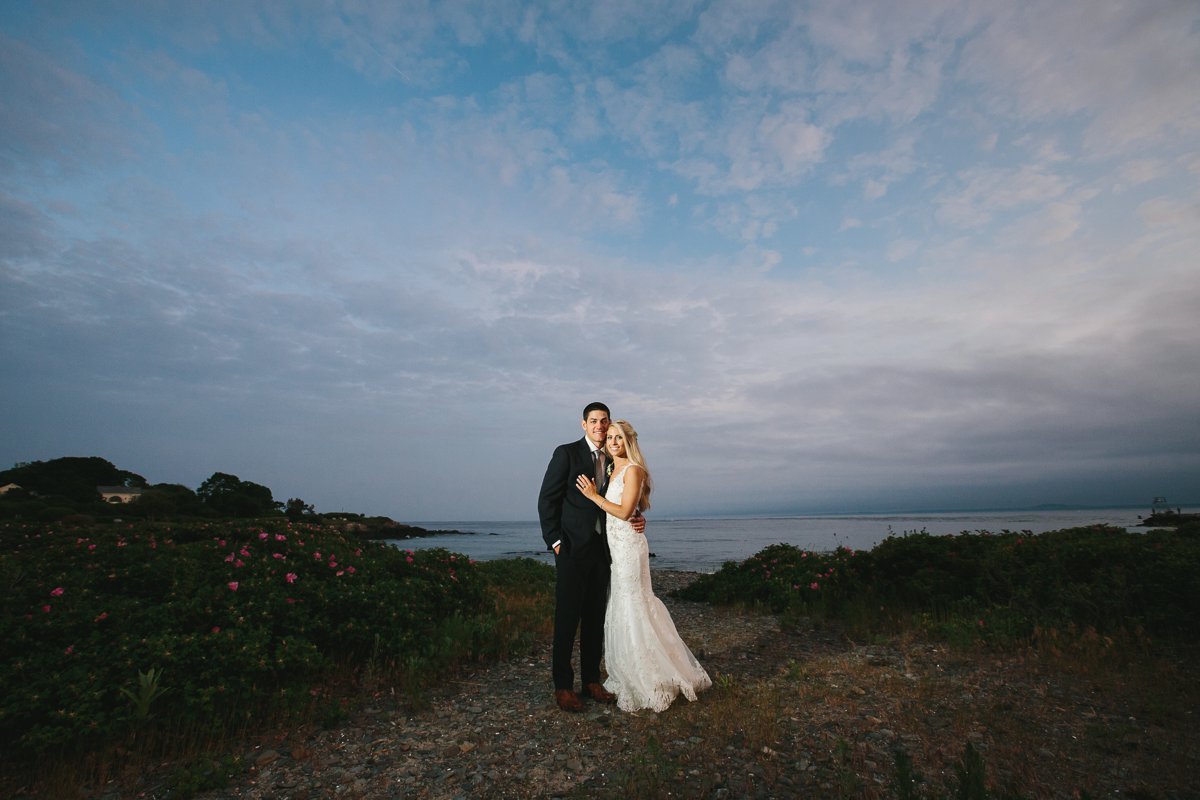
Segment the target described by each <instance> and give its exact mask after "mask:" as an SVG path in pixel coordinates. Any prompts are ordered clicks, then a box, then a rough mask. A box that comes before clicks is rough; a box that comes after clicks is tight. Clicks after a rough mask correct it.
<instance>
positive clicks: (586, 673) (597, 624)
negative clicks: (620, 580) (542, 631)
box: [552, 548, 609, 690]
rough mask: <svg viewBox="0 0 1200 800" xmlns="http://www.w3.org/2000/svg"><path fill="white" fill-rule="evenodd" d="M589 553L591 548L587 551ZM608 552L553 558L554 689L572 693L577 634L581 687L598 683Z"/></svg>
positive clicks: (598, 551) (606, 588)
mask: <svg viewBox="0 0 1200 800" xmlns="http://www.w3.org/2000/svg"><path fill="white" fill-rule="evenodd" d="M589 549H590V548H589ZM606 556H607V551H606V550H605V549H602V548H597V549H596V551H595V552H593V553H591V554H589V555H588V556H586V557H583V558H575V557H573V556H572V555H571V554H562V553H560V554H559V555H557V556H555V558H554V562H555V569H556V570H557V573H558V574H557V576H556V580H555V589H554V591H555V597H554V647H553V652H552V662H553V663H552V673H553V677H554V688H555V689H556V690H557V689H571V690H574V689H575V671H574V670H573V669H572V668H571V652H572V650H573V649H574V645H575V630H576V628H578V630H579V672H580V677H581V678H582V685H584V686H586V685H587V684H589V683H599V682H600V656H601V653H602V652H603V650H604V609H605V607H606V606H607V604H608V580H609V576H608V573H609V564H608V558H607V557H606Z"/></svg>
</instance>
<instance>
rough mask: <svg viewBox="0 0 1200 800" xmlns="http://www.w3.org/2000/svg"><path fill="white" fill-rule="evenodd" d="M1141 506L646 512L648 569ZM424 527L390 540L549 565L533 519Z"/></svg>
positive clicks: (1082, 521) (1051, 521)
mask: <svg viewBox="0 0 1200 800" xmlns="http://www.w3.org/2000/svg"><path fill="white" fill-rule="evenodd" d="M1139 513H1141V514H1145V513H1148V512H1147V510H1145V509H1142V510H1141V511H1140V512H1139V510H1138V509H1132V508H1106V509H1064V510H1053V511H1046V510H1037V511H971V512H954V511H947V512H937V513H912V514H844V515H839V514H832V515H826V516H786V517H721V518H705V519H658V518H655V517H654V516H653V514H652V515H651V516H650V517H648V518H647V524H646V536H647V537H648V538H649V540H650V552H651V553H652V554H653V557H652V558H651V559H650V568H651V569H672V570H687V571H691V572H715V571H716V570H718V569H720V567H721V565H722V564H723V563H725V562H726V561H744V560H745V559H747V558H749V557H750V556H752V555H754V554H755V553H757V552H758V551H760V550H762V549H763V548H765V547H767V546H769V545H772V544H779V543H784V544H791V545H795V546H796V547H799V548H802V549H805V550H813V551H830V550H834V549H836V548H838V547H849V548H851V549H853V550H867V549H870V548H872V547H874V546H875V545H876V544H878V543H879V542H881V541H883V540H884V539H886V538H887V537H888V536H892V535H895V536H900V535H903V534H905V533H908V532H913V531H921V530H924V531H927V532H929V533H932V534H950V533H962V532H964V531H971V532H976V531H989V532H991V533H1000V532H1001V531H1006V530H1007V531H1029V532H1031V533H1045V532H1046V531H1055V530H1061V529H1063V528H1073V527H1077V526H1080V525H1092V524H1097V523H1102V524H1105V525H1112V526H1115V527H1118V528H1127V529H1129V530H1145V529H1144V528H1139V527H1137V525H1138V522H1139ZM411 524H413V525H418V526H420V527H422V528H426V529H429V530H457V531H462V533H453V534H440V535H437V536H429V537H423V538H420V539H403V540H393V544H395V545H396V546H397V547H400V548H409V549H414V550H415V549H418V548H426V547H444V548H446V549H448V550H451V551H454V552H456V553H462V554H464V555H467V556H469V557H471V558H473V559H475V560H477V561H490V560H493V559H498V558H518V557H529V558H534V559H537V560H539V561H543V562H545V563H547V564H550V563H553V557H552V556H551V554H550V553H549V551H547V550H546V547H545V544H544V543H543V542H542V534H541V529H540V527H539V526H538V523H537V522H536V521H528V522H464V521H437V522H413V523H411Z"/></svg>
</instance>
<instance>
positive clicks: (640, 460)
mask: <svg viewBox="0 0 1200 800" xmlns="http://www.w3.org/2000/svg"><path fill="white" fill-rule="evenodd" d="M608 427H609V428H610V429H611V428H617V429H618V430H620V431H621V438H622V439H624V440H625V457H626V458H628V459H629V460H630V461H632V462H633V463H634V464H637V465H638V466H639V467H641V468H642V469H643V470H644V471H645V473H646V479H645V480H643V481H642V496H641V499H639V500H638V511H648V510H650V490H651V489H652V488H653V484H652V482H651V481H650V470H649V468H648V467H647V466H646V459H645V458H644V457H643V456H642V448H640V447H638V438H637V431H635V430H634V429H633V426H632V425H630V424H629V420H627V419H614V420H613V421H612V423H611V424H610V425H609V426H608Z"/></svg>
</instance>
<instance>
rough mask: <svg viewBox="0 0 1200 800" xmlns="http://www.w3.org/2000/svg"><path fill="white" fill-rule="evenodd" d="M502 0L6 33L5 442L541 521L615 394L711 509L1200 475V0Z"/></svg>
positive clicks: (1034, 500)
mask: <svg viewBox="0 0 1200 800" xmlns="http://www.w3.org/2000/svg"><path fill="white" fill-rule="evenodd" d="M493 5H494V6H495V8H494V9H493V10H490V11H487V12H486V13H484V12H482V11H480V13H479V14H473V13H469V12H470V9H471V7H470V6H464V7H461V8H460V7H459V6H455V5H453V4H450V5H448V6H447V8H448V9H449V10H442V11H441V12H439V14H440V16H439V15H435V14H434V13H433V12H430V14H431V16H430V17H429V18H428V19H423V20H414V19H411V18H405V19H394V18H392V17H391V16H389V13H388V11H387V9H388V8H389V7H390V5H389V4H382V5H380V6H377V7H376V6H371V5H370V4H366V5H364V6H361V8H363V9H366V11H364V12H363V13H364V14H367V15H368V16H369V19H359V18H356V17H355V14H354V13H351V8H350V7H347V8H345V9H342V13H340V14H334V15H328V16H327V15H321V14H318V15H317V17H316V18H315V19H316V21H315V22H313V23H311V26H310V27H305V28H304V29H303V30H296V29H294V27H293V25H294V24H299V23H295V20H294V19H293V18H292V17H291V16H290V15H285V16H286V20H285V19H284V18H281V17H279V16H276V15H275V14H274V13H273V12H270V11H268V10H266V9H275V8H278V7H277V6H274V5H262V6H251V7H250V8H252V9H256V10H253V11H242V12H238V13H235V14H233V15H232V17H231V18H229V19H221V20H216V19H209V18H207V16H206V15H205V14H204V12H203V11H200V12H187V13H186V14H185V15H184V19H182V20H161V19H155V18H154V14H153V13H151V12H150V11H146V12H145V13H144V14H143V18H142V19H141V23H142V24H143V25H145V26H147V27H148V29H149V30H150V31H152V32H155V33H157V34H158V35H160V36H161V37H163V38H162V39H161V40H160V41H158V43H157V44H156V45H155V46H144V45H142V44H139V40H138V39H137V38H136V37H133V36H127V35H126V34H127V33H128V32H125V31H122V30H121V29H120V26H119V25H113V26H112V28H113V29H112V30H110V31H109V33H110V35H111V37H112V42H113V43H112V44H111V45H110V46H109V47H108V49H106V50H105V51H104V57H103V58H99V57H97V56H96V55H95V48H96V45H95V43H94V42H91V41H89V40H88V37H87V36H85V35H84V34H82V33H70V32H68V33H67V34H61V35H60V34H57V33H54V31H55V30H57V28H55V23H58V22H61V21H62V18H63V17H64V16H66V17H70V14H69V13H68V12H66V11H60V10H58V9H57V7H54V8H56V10H55V11H54V12H53V13H50V12H48V13H47V15H46V18H45V20H44V21H43V22H44V24H37V23H36V20H35V21H33V22H28V21H22V24H18V23H17V22H16V21H10V24H7V25H5V26H0V39H2V40H3V41H2V42H0V97H3V98H5V99H4V100H3V101H0V139H3V141H4V142H6V146H5V147H4V148H3V152H2V153H0V392H2V394H3V406H4V416H5V423H4V434H3V436H2V437H0V458H3V459H5V460H7V461H8V462H9V463H11V462H15V461H25V460H34V459H48V458H54V457H57V456H61V455H99V456H102V457H105V458H108V459H109V460H111V461H113V462H114V463H116V464H117V465H118V466H120V467H122V468H124V469H130V470H133V471H135V472H139V473H141V474H143V475H145V476H146V477H147V478H148V479H150V480H152V481H164V482H179V483H184V484H186V485H190V486H192V487H195V486H197V485H198V484H199V483H200V482H201V481H202V480H204V479H205V478H206V477H208V475H210V474H211V473H212V472H214V471H218V470H220V471H225V472H233V473H235V474H238V475H239V476H241V477H242V478H243V479H246V480H253V481H255V482H258V483H263V484H265V485H268V486H270V487H271V488H272V489H273V490H274V491H275V494H276V497H277V499H283V498H285V497H291V496H301V497H303V498H304V499H305V500H306V501H308V502H312V503H314V504H315V505H316V506H317V508H318V510H324V511H332V510H337V509H339V508H344V509H347V510H354V511H364V512H368V513H382V514H388V515H391V516H394V517H397V518H401V519H407V520H437V519H447V520H457V519H528V518H532V517H533V516H534V513H535V512H534V500H535V497H536V492H537V485H538V482H539V480H540V477H541V472H542V470H543V468H544V466H545V463H546V460H547V459H548V457H549V454H550V450H551V448H552V447H553V445H555V444H557V443H559V442H562V441H567V440H569V439H572V438H577V437H578V435H579V434H580V433H581V432H580V430H579V426H578V422H577V419H578V414H579V411H580V410H581V408H582V406H583V405H584V404H585V403H586V402H588V401H590V400H592V399H605V400H606V401H607V402H609V404H610V405H611V406H612V408H613V411H614V413H615V415H617V416H621V417H628V418H629V419H630V420H631V421H633V423H634V424H635V426H636V427H637V428H638V429H639V432H640V434H641V440H642V444H643V446H644V448H645V449H646V452H647V455H648V457H649V459H650V466H651V469H652V470H653V471H654V473H655V475H656V478H657V488H656V497H655V500H656V504H655V512H656V513H659V514H663V515H666V516H687V515H691V514H719V513H784V512H790V511H806V510H845V511H848V510H872V509H907V508H929V507H935V506H936V507H957V508H962V507H1014V506H1024V505H1035V504H1039V503H1053V502H1064V503H1072V504H1096V505H1105V504H1127V503H1147V504H1148V503H1149V501H1150V498H1151V497H1153V496H1155V495H1164V494H1165V495H1166V496H1168V497H1169V498H1172V499H1179V500H1181V501H1184V500H1193V499H1196V498H1200V485H1198V483H1197V479H1198V478H1200V401H1198V400H1197V398H1200V337H1198V336H1197V332H1198V331H1197V326H1196V323H1195V321H1194V320H1195V316H1196V309H1197V307H1200V277H1198V275H1197V256H1196V254H1197V253H1200V192H1198V191H1197V189H1196V187H1197V186H1200V181H1197V177H1198V176H1200V146H1198V145H1200V91H1197V90H1196V88H1195V82H1194V75H1195V74H1196V72H1197V67H1200V56H1198V55H1197V54H1198V53H1200V47H1197V46H1196V45H1197V38H1198V36H1200V33H1198V32H1197V31H1198V30H1200V28H1198V24H1200V23H1198V12H1197V11H1196V9H1195V8H1194V7H1192V6H1189V5H1188V4H1170V3H1151V4H1133V3H1131V4H1127V5H1120V4H1117V5H1109V6H1106V7H1105V9H1104V10H1103V13H1099V11H1097V13H1096V14H1093V13H1092V12H1091V10H1090V9H1091V8H1092V7H1091V6H1090V5H1089V4H1085V3H1072V4H1066V5H1065V6H1064V5H1063V4H1061V3H1052V4H1048V5H1046V6H1044V7H1038V8H1035V7H1032V6H1030V7H1029V8H1028V9H1026V10H1024V11H1017V10H1012V11H1004V12H995V11H989V10H987V9H985V8H983V7H976V6H974V5H972V4H946V5H942V4H937V3H928V4H914V5H913V6H912V8H909V9H907V10H906V11H904V12H900V11H893V12H887V15H895V16H894V18H893V17H892V16H887V15H885V16H887V18H879V17H878V16H877V15H875V14H874V12H873V11H872V9H875V8H877V6H876V5H875V4H865V5H862V6H858V5H856V4H851V3H846V4H838V5H837V6H836V9H837V11H836V13H833V12H829V13H827V12H825V11H821V10H819V9H817V8H808V7H806V6H797V7H796V8H797V10H795V11H791V10H789V9H790V8H791V7H790V5H789V4H783V7H780V6H776V5H774V4H768V3H750V4H737V3H713V4H709V5H706V6H703V7H702V9H699V7H698V9H693V8H692V7H691V6H690V5H688V4H682V5H674V4H662V5H661V6H660V5H658V4H650V5H649V6H648V7H646V6H644V4H638V8H639V9H641V10H640V11H638V12H636V13H637V14H639V15H643V16H642V17H641V18H642V19H643V20H644V23H645V24H643V25H640V26H638V27H637V30H638V31H639V33H638V34H637V35H636V36H633V35H631V34H630V33H629V28H628V27H625V26H621V25H617V23H616V20H617V19H628V17H622V16H621V15H617V16H616V17H612V18H611V19H610V18H609V17H608V16H606V15H605V14H602V12H601V11H600V10H599V9H597V10H595V11H592V12H581V13H585V14H586V13H590V14H591V15H592V17H591V18H589V19H580V18H577V17H575V16H572V15H571V14H565V15H558V14H555V13H552V12H551V11H548V10H545V9H543V10H541V11H537V9H538V8H539V7H535V6H529V7H525V6H517V5H504V4H486V6H487V7H489V8H491V7H492V6H493ZM604 6H605V7H607V6H609V4H604ZM150 8H153V6H151V7H150ZM295 8H296V9H301V10H302V9H303V8H305V6H303V5H300V6H295ZM314 8H315V7H314ZM355 8H358V6H356V7H355ZM464 9H465V10H464ZM476 10H477V11H479V9H476ZM1085 11H1086V12H1087V13H1086V14H1085ZM77 13H78V12H77ZM192 13H196V14H199V15H200V16H198V17H197V18H195V19H192V18H191V17H190V16H189V15H190V14H192ZM355 13H357V12H355ZM630 13H635V12H632V11H631V12H630ZM297 14H298V15H299V16H303V15H302V14H301V13H300V11H297ZM299 16H298V17H296V18H299ZM287 20H291V21H290V22H288V21H287ZM1035 21H1036V22H1038V24H1036V25H1034V24H1033V22H1035ZM368 22H369V23H370V24H367V23H368ZM418 23H421V24H418ZM69 30H74V29H69ZM73 37H78V41H76V40H75V38H73ZM447 41H452V43H453V44H454V47H453V48H443V47H442V45H444V44H445V43H446V42H447ZM314 42H316V44H314ZM1102 43H1103V44H1105V45H1106V46H1105V47H1103V48H1102V47H1101V46H1100V45H1101V44H1102ZM1109 43H1111V46H1108V45H1109ZM485 44H487V45H489V46H494V47H496V48H498V49H499V50H500V51H502V52H503V53H506V54H507V55H506V56H505V57H496V60H495V61H489V62H488V66H490V67H491V68H492V69H494V70H496V71H497V73H498V74H499V75H500V77H497V78H495V79H494V80H493V81H492V83H490V84H487V83H485V84H484V85H474V84H472V85H471V86H463V82H464V81H467V80H468V79H474V76H475V75H476V72H477V71H478V67H477V66H476V65H475V64H473V63H472V59H482V58H483V55H482V50H481V48H482V47H483V46H484V45H485ZM1070 44H1074V45H1076V47H1070V46H1068V45H1070ZM364 45H365V46H364ZM247 49H248V50H250V51H253V52H256V53H268V54H278V55H279V57H281V58H284V57H286V56H288V54H293V53H296V52H303V53H307V54H310V55H312V53H311V52H310V50H312V51H315V53H316V55H318V56H320V58H322V59H327V61H323V62H322V63H323V64H325V66H326V67H327V68H329V69H335V71H336V70H340V71H341V72H342V73H344V75H343V80H346V79H348V78H356V79H357V80H358V81H360V83H354V82H353V81H352V82H351V83H350V84H349V85H350V86H352V87H354V89H353V91H355V92H361V93H362V94H363V95H365V96H366V98H367V102H365V103H363V104H358V103H356V102H354V101H353V99H348V98H346V97H342V96H339V95H338V94H337V92H336V91H334V90H331V89H329V88H322V87H321V86H320V85H319V83H318V84H317V85H311V84H307V83H305V81H307V80H309V79H311V78H314V76H313V75H311V74H305V75H303V76H301V75H298V76H296V78H295V82H296V85H300V84H304V85H305V86H307V87H308V88H307V90H306V91H300V90H299V89H294V88H293V90H292V91H294V92H295V96H294V97H293V96H290V95H289V96H285V97H282V98H280V99H278V100H272V101H267V100H266V99H264V98H265V96H266V94H268V93H269V91H270V90H271V88H272V87H271V86H267V85H266V84H267V79H266V78H261V79H260V80H262V81H263V83H262V84H257V83H255V78H254V76H253V75H252V74H251V73H250V72H248V71H238V70H237V69H236V68H235V67H233V66H229V65H228V64H226V65H217V64H214V63H213V59H216V60H219V59H220V58H221V57H222V56H230V55H231V54H236V53H242V52H243V51H244V50H247ZM85 51H86V52H85ZM87 53H91V55H88V54H87ZM437 53H442V56H440V57H439V56H435V54H437ZM630 53H633V54H634V55H630ZM1068 53H1073V54H1075V55H1074V59H1075V60H1072V59H1071V58H1068V55H1067V54H1068ZM534 56H536V58H534ZM1102 56H1103V57H1102ZM314 57H316V56H314ZM381 58H382V59H383V60H384V61H385V62H386V63H382V64H381V62H380V59H381ZM526 60H530V61H533V62H536V63H534V64H533V66H528V65H526V63H525V61H526ZM287 63H293V62H292V61H291V60H290V59H289V60H288V61H287ZM347 76H348V77H347ZM284 84H285V85H290V84H289V83H288V82H287V81H285V82H284ZM713 87H715V88H713ZM293 103H294V104H295V105H294V106H293V105H291V104H293Z"/></svg>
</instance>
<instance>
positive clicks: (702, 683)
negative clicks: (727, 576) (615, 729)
mask: <svg viewBox="0 0 1200 800" xmlns="http://www.w3.org/2000/svg"><path fill="white" fill-rule="evenodd" d="M630 466H632V465H626V466H625V468H624V469H622V470H621V471H620V472H619V473H616V474H614V475H613V476H612V478H611V479H610V480H609V483H608V490H607V491H606V492H605V493H604V497H605V499H607V500H608V501H610V502H612V503H617V504H620V502H621V493H622V492H623V491H624V489H625V473H626V471H627V470H628V469H629V467H630ZM606 524H607V526H608V529H607V532H608V548H609V550H610V551H611V553H612V581H611V584H610V586H609V590H608V610H607V611H606V612H605V617H604V662H605V666H606V668H607V671H608V679H607V680H606V681H605V682H604V688H605V689H608V690H609V691H610V692H612V693H613V694H615V695H616V696H617V707H618V708H620V709H621V710H622V711H638V710H640V709H643V708H649V709H653V710H654V711H664V710H666V708H667V707H668V706H670V705H671V702H672V701H674V699H675V698H676V697H678V696H679V695H680V694H682V695H683V696H684V697H686V698H687V699H688V700H695V699H696V692H698V691H701V690H703V689H707V688H708V687H710V686H712V680H711V679H710V678H709V677H708V673H707V672H705V671H704V667H702V666H700V662H699V661H697V660H696V657H695V656H693V655H692V651H691V650H689V649H688V647H687V645H685V644H684V643H683V640H682V639H680V638H679V633H678V631H676V630H675V623H674V622H673V621H672V620H671V614H670V612H668V611H667V607H666V606H664V605H663V603H662V601H661V600H659V599H658V598H657V597H655V596H654V591H653V590H652V589H651V587H650V557H649V546H648V544H647V543H646V537H645V536H643V535H642V534H640V533H638V532H637V531H635V530H634V529H633V527H632V526H630V524H629V523H628V522H626V521H625V520H623V519H619V518H617V517H614V516H612V515H611V514H609V515H607V522H606Z"/></svg>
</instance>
